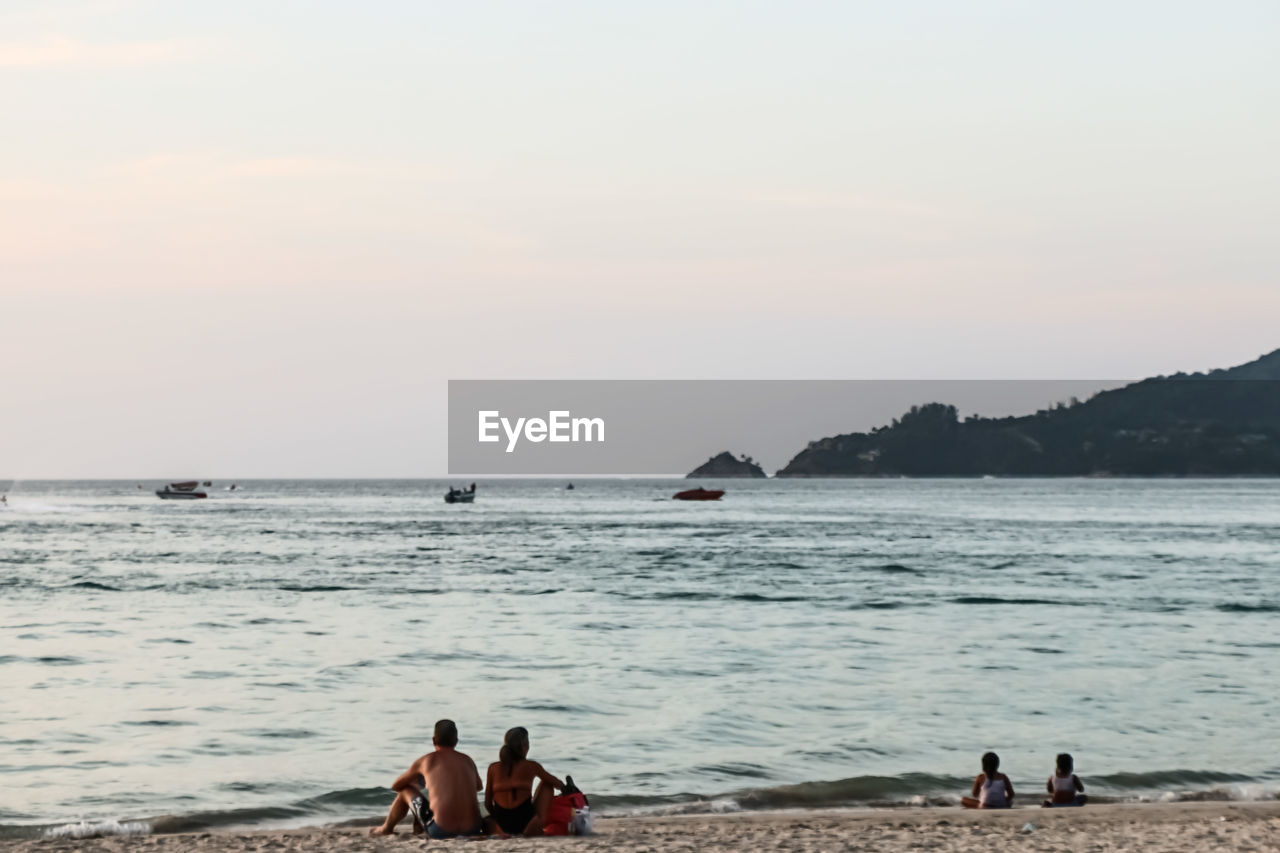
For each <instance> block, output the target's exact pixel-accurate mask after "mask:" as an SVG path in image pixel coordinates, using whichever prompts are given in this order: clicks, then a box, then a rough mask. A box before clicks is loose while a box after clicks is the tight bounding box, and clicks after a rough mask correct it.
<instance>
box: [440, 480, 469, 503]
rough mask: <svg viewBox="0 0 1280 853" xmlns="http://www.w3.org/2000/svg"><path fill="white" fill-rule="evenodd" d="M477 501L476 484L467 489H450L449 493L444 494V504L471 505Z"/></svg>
mask: <svg viewBox="0 0 1280 853" xmlns="http://www.w3.org/2000/svg"><path fill="white" fill-rule="evenodd" d="M475 499H476V484H475V483H472V484H471V485H470V487H468V488H465V489H455V488H454V487H453V486H450V487H449V491H447V492H445V493H444V502H445V503H447V504H469V503H474V502H475Z"/></svg>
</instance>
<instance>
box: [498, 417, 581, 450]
mask: <svg viewBox="0 0 1280 853" xmlns="http://www.w3.org/2000/svg"><path fill="white" fill-rule="evenodd" d="M479 415H480V417H479V420H480V436H479V440H480V441H483V442H494V441H501V440H502V437H501V436H500V435H499V434H498V431H499V429H501V431H502V432H503V433H505V434H506V437H507V453H513V452H515V449H516V445H517V444H518V443H519V442H520V439H521V438H522V437H523V438H524V439H525V440H526V441H532V442H534V443H535V444H536V443H538V442H541V441H554V442H562V441H566V442H575V443H576V442H584V441H588V442H589V441H604V418H575V417H573V416H572V414H571V413H569V412H567V411H551V412H547V418H546V420H543V419H542V418H516V420H515V423H512V422H511V420H510V419H509V418H504V417H502V413H501V412H498V411H494V410H490V411H482V412H480V413H479Z"/></svg>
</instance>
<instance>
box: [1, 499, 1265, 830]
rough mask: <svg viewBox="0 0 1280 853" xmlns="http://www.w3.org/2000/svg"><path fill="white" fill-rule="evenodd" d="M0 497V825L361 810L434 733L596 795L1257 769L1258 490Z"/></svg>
mask: <svg viewBox="0 0 1280 853" xmlns="http://www.w3.org/2000/svg"><path fill="white" fill-rule="evenodd" d="M2 485H6V484H0V486H2ZM7 485H9V488H8V493H9V506H8V508H7V509H0V791H2V792H3V795H2V796H0V836H15V835H34V834H42V833H63V834H68V833H72V834H74V833H84V832H95V831H115V832H150V831H156V832H160V831H172V830H178V829H195V828H200V827H216V826H232V825H236V826H242V825H287V824H314V823H326V822H336V821H343V820H353V819H361V818H369V817H373V816H376V815H379V814H381V813H383V811H384V810H385V807H386V805H387V802H388V798H389V794H388V792H387V790H386V788H385V786H386V785H387V784H389V783H390V781H391V780H392V779H393V778H394V777H395V776H396V775H397V774H398V773H399V772H400V771H402V770H403V769H404V768H405V767H406V766H407V765H408V764H409V762H410V761H411V760H412V759H414V758H415V757H417V756H418V755H419V754H421V753H423V752H425V751H427V750H428V749H430V737H431V727H432V724H433V723H434V721H435V720H436V719H437V718H440V717H451V718H453V719H454V720H456V721H457V722H458V725H459V729H460V731H461V738H462V740H461V743H460V748H461V749H462V750H464V751H466V752H468V753H470V754H471V755H472V756H473V757H474V758H475V759H476V761H477V763H478V764H479V765H480V767H481V769H482V770H483V768H484V766H485V765H486V764H487V763H488V762H490V761H493V760H496V757H497V751H498V747H499V746H500V744H501V738H502V733H503V731H504V730H505V729H507V728H509V727H511V726H515V725H523V726H526V727H528V729H529V730H530V733H531V741H532V747H533V749H532V753H531V755H532V757H534V758H537V759H539V760H541V761H542V762H543V763H544V764H545V765H546V766H547V767H548V769H550V770H551V771H552V772H553V773H556V774H557V775H561V776H563V775H564V774H566V773H568V774H572V775H573V776H574V778H575V780H576V781H577V782H578V783H579V784H580V785H581V786H582V787H583V788H584V789H585V790H586V791H587V792H588V794H590V795H592V801H593V804H594V805H595V806H596V808H597V809H598V810H601V811H603V812H605V813H609V812H614V813H618V812H627V811H635V810H664V809H666V810H676V811H681V810H685V811H692V810H717V809H739V808H742V809H750V808H776V807H787V806H824V805H851V804H869V805H894V804H904V803H936V804H943V803H948V802H954V800H955V798H956V797H957V796H959V795H960V794H962V793H964V792H965V789H966V788H967V786H968V783H969V780H971V778H972V776H973V775H974V774H975V773H977V772H978V770H979V767H978V764H979V756H980V755H981V753H982V752H983V751H985V750H987V749H994V750H996V751H998V752H999V753H1000V754H1001V756H1002V758H1003V765H1002V769H1004V770H1005V771H1006V772H1008V773H1009V775H1010V776H1011V778H1012V780H1013V782H1014V784H1015V786H1016V787H1017V788H1018V790H1019V792H1020V793H1021V794H1022V797H1023V798H1024V799H1026V800H1028V801H1035V800H1036V798H1037V796H1038V794H1039V793H1040V792H1041V791H1042V790H1043V785H1044V780H1045V778H1046V777H1047V776H1048V775H1049V773H1050V772H1051V770H1052V765H1053V759H1054V755H1055V754H1056V753H1057V752H1059V751H1063V750H1066V751H1070V752H1072V753H1073V754H1074V755H1075V757H1076V765H1077V771H1078V772H1079V774H1080V775H1081V776H1082V778H1083V779H1084V781H1085V783H1086V785H1087V786H1088V788H1089V792H1090V794H1092V795H1094V796H1097V797H1101V798H1103V799H1107V798H1115V799H1142V798H1184V797H1189V798H1198V797H1240V798H1262V797H1273V796H1275V795H1276V791H1277V790H1278V789H1280V757H1277V754H1276V752H1275V750H1274V749H1272V748H1271V747H1272V746H1273V745H1274V744H1276V743H1280V711H1278V710H1277V703H1276V701H1275V699H1276V684H1277V676H1278V675H1280V672H1278V671H1277V670H1278V669H1280V481H1274V480H1232V481H1225V480H1223V481H1208V480H1182V481H1174V480H1160V481H1114V480H1052V481H1051V480H950V481H946V480H941V481H923V480H892V481H889V480H861V481H764V482H736V481H735V482H729V483H727V484H724V487H725V488H727V489H728V490H729V493H728V495H727V496H726V498H725V499H724V500H723V501H721V502H719V503H682V502H676V501H671V500H669V497H670V495H671V494H672V493H673V492H674V491H676V490H677V489H678V488H681V487H682V486H683V485H684V484H683V482H677V481H667V482H662V481H653V480H631V481H625V480H586V481H579V482H578V483H577V484H576V485H577V488H576V489H575V490H573V491H566V490H565V489H564V481H559V480H557V481H550V480H516V481H493V482H482V483H481V485H480V490H479V497H478V499H477V502H476V503H475V504H474V505H471V506H461V505H459V506H448V505H446V504H444V502H443V500H442V493H443V491H444V488H445V483H444V482H442V481H403V482H395V481H341V482H340V481H247V482H241V484H240V485H241V489H240V490H237V491H235V492H227V491H223V490H222V488H220V487H221V486H225V485H226V484H225V483H218V484H216V485H215V487H214V488H213V489H212V490H211V497H210V499H209V500H207V501H195V502H172V501H160V500H157V499H156V498H155V497H154V496H153V495H152V494H151V491H150V489H152V488H154V487H155V485H157V484H153V483H147V484H145V485H146V486H147V487H148V488H147V489H144V490H139V489H137V488H136V487H135V484H134V483H133V482H21V483H15V484H7ZM706 485H712V483H710V482H709V483H707V484H706Z"/></svg>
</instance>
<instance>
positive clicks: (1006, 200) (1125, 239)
mask: <svg viewBox="0 0 1280 853" xmlns="http://www.w3.org/2000/svg"><path fill="white" fill-rule="evenodd" d="M1278 42H1280V4H1276V3H1275V2H1272V0H1265V2H1222V3H1214V4H1207V3H1203V2H1176V0H1175V2H1136V1H1135V2H1125V3H1114V2H1087V0H1086V1H1085V2H1076V3H1070V4H1066V3H1056V4H1049V3H1027V2H1013V0H975V2H970V3H963V4H959V3H953V2H949V0H932V2H925V1H924V0H904V2H898V3H872V2H851V0H850V2H829V3H828V2H805V0H799V1H798V2H788V3H781V2H774V3H758V2H695V3H689V2H681V3H676V2H665V1H664V0H651V2H646V3H598V2H597V3H591V2H545V3H530V2H490V1H489V0H468V2H428V1H427V0H382V2H368V3H351V2H345V0H344V2H337V0H273V2H261V1H260V0H257V2H241V0H221V2H218V3H195V2H180V0H163V2H148V0H31V2H27V0H5V2H4V3H3V4H0V116H2V117H3V118H2V119H0V347H2V349H0V353H2V354H3V359H4V367H3V368H0V478H6V477H7V478H10V479H21V478H41V477H50V478H54V477H70V478H78V477H86V478H87V477H126V478H132V477H137V478H146V477H154V478H177V477H181V478H185V477H194V476H199V477H218V478H249V477H255V476H261V477H307V476H315V477H324V476H352V477H359V476H368V477H380V476H406V477H410V476H432V475H438V474H443V473H444V472H445V468H446V462H445V458H446V442H445V432H446V429H445V425H446V388H447V385H446V383H447V380H448V379H451V378H453V379H480V378H487V379H513V378H545V379H568V378H592V379H602V378H650V379H662V378H672V379H685V378H687V379H732V378H742V379H785V378H802V379H865V378H877V379H902V378H930V379H964V378H981V379H1001V378H1016V379H1081V378H1085V379H1088V378H1095V377H1096V378H1100V379H1102V378H1105V379H1116V378H1130V377H1132V378H1138V377H1142V376H1147V375H1155V374H1165V373H1173V372H1176V371H1179V370H1186V371H1193V370H1199V369H1204V368H1211V367H1222V366H1228V365H1232V364H1236V363H1240V362H1243V361H1248V360H1250V359H1252V358H1255V357H1257V356H1258V355H1260V354H1262V353H1264V352H1269V351H1271V350H1273V349H1276V348H1277V347H1280V331H1277V326H1276V323H1275V318H1276V317H1278V316H1280V281H1278V276H1277V273H1278V272H1280V257H1278V252H1280V249H1278V248H1277V245H1278V244H1277V241H1276V239H1275V233H1274V232H1275V227H1276V226H1275V223H1276V222H1277V221H1280V158H1277V157H1276V156H1275V152H1276V151H1277V150H1280V110H1277V109H1276V104H1277V103H1280V52H1277V51H1276V50H1275V45H1276V44H1277V43H1278ZM816 437H818V436H815V438H816ZM742 449H743V450H745V451H749V450H750V448H742ZM797 449H799V448H797Z"/></svg>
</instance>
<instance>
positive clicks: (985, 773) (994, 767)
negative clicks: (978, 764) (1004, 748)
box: [960, 752, 1013, 809]
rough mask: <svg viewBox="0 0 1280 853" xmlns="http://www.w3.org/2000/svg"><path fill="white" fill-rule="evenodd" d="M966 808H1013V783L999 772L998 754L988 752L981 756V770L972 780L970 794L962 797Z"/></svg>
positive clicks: (961, 801)
mask: <svg viewBox="0 0 1280 853" xmlns="http://www.w3.org/2000/svg"><path fill="white" fill-rule="evenodd" d="M960 805H962V806H964V807H965V808H966V809H1011V808H1013V783H1012V782H1010V781H1009V777H1008V776H1006V775H1004V774H1003V773H1001V772H1000V756H998V755H996V754H995V753H994V752H988V753H987V754H986V755H984V756H982V772H981V773H979V774H978V778H976V779H974V780H973V791H972V796H969V797H962V798H961V799H960Z"/></svg>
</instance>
